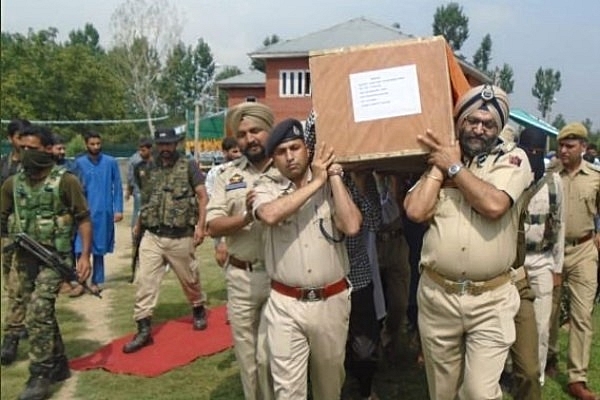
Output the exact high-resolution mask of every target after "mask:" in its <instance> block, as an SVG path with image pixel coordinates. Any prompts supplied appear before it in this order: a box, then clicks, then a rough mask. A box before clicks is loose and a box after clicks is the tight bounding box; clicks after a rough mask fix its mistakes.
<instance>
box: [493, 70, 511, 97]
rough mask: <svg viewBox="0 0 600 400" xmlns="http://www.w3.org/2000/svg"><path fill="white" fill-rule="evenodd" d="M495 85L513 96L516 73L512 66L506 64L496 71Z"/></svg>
mask: <svg viewBox="0 0 600 400" xmlns="http://www.w3.org/2000/svg"><path fill="white" fill-rule="evenodd" d="M494 85H496V86H498V87H500V88H502V90H504V91H505V92H506V93H507V94H511V93H512V92H513V89H514V87H515V80H514V73H513V69H512V68H511V66H510V65H508V64H506V63H504V65H503V66H502V68H498V67H496V68H495V70H494Z"/></svg>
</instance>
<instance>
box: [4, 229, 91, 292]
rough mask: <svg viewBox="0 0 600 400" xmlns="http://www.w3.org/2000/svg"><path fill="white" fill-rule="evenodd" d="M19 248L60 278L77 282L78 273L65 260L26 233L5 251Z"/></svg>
mask: <svg viewBox="0 0 600 400" xmlns="http://www.w3.org/2000/svg"><path fill="white" fill-rule="evenodd" d="M17 247H20V248H21V249H23V250H25V251H26V252H28V253H29V254H31V255H32V256H34V257H35V258H37V259H38V260H39V261H40V262H42V263H43V264H44V265H46V266H48V267H49V268H52V269H53V270H55V271H56V272H58V273H59V274H60V276H62V277H63V278H64V279H65V280H67V281H69V282H72V281H76V280H77V273H76V272H75V270H74V269H73V267H72V266H71V265H70V264H69V263H68V262H67V261H66V260H65V259H63V258H62V257H61V256H60V255H58V253H56V252H53V251H51V250H49V249H47V248H46V247H44V246H42V245H41V244H40V243H39V242H38V241H37V240H35V239H34V238H32V237H31V236H29V235H28V234H26V233H25V232H19V233H17V234H15V237H14V239H13V243H12V244H9V245H8V246H6V247H5V248H4V251H7V250H9V249H11V248H15V249H16V248H17ZM81 285H82V286H83V289H84V290H85V291H86V292H88V293H90V294H92V295H94V296H96V297H98V298H100V299H101V298H102V296H101V295H100V293H97V292H94V291H93V290H91V289H90V288H89V287H88V285H87V283H85V282H83V283H81Z"/></svg>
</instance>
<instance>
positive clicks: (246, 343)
mask: <svg viewBox="0 0 600 400" xmlns="http://www.w3.org/2000/svg"><path fill="white" fill-rule="evenodd" d="M225 279H226V281H227V315H228V317H229V323H230V325H231V330H232V332H233V341H234V344H235V347H234V351H235V357H236V359H237V362H238V364H239V367H240V377H241V380H242V386H243V388H244V398H245V399H246V400H270V399H273V397H274V394H273V382H272V380H271V372H270V369H269V358H268V355H269V354H268V353H269V352H268V346H267V323H266V319H265V318H264V308H265V305H266V304H267V300H268V298H269V291H270V282H271V280H270V279H269V277H268V276H267V273H266V271H264V270H263V271H256V270H255V271H254V272H249V271H245V270H243V269H240V268H236V267H233V266H231V265H228V266H226V267H225Z"/></svg>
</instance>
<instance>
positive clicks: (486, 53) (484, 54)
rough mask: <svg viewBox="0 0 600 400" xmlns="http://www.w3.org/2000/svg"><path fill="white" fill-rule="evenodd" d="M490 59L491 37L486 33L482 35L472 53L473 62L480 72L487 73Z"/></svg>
mask: <svg viewBox="0 0 600 400" xmlns="http://www.w3.org/2000/svg"><path fill="white" fill-rule="evenodd" d="M490 61H492V38H491V37H490V34H489V33H488V34H487V35H485V36H484V37H483V40H482V41H481V44H480V45H479V48H478V49H477V51H476V52H475V54H474V55H473V64H474V65H475V66H476V67H477V68H478V69H479V70H481V71H482V72H485V73H487V74H489V72H488V68H489V65H490Z"/></svg>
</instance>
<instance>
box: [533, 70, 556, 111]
mask: <svg viewBox="0 0 600 400" xmlns="http://www.w3.org/2000/svg"><path fill="white" fill-rule="evenodd" d="M561 85H562V83H561V80H560V72H559V71H554V70H553V69H552V68H547V69H542V67H540V68H539V69H538V70H537V72H536V73H535V84H534V85H533V87H532V88H531V94H532V95H533V97H535V98H537V99H538V110H539V111H540V112H541V113H542V118H544V119H545V118H546V116H547V115H548V114H549V113H550V111H552V104H553V103H554V102H555V101H556V100H555V98H554V95H555V94H556V92H558V91H560V88H561Z"/></svg>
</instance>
